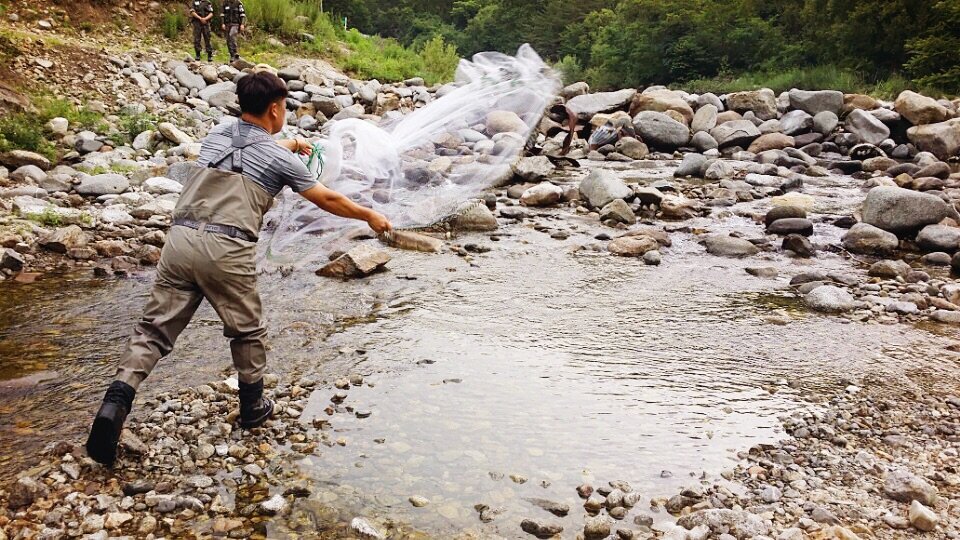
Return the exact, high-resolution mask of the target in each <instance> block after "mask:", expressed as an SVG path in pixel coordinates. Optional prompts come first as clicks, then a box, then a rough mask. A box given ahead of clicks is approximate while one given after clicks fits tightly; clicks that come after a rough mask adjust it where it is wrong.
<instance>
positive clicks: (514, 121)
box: [485, 111, 527, 137]
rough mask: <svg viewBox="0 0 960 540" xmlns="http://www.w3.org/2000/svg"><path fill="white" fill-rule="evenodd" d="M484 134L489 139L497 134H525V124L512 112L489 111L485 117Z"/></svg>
mask: <svg viewBox="0 0 960 540" xmlns="http://www.w3.org/2000/svg"><path fill="white" fill-rule="evenodd" d="M485 124H486V130H485V131H486V134H487V135H488V136H490V137H492V136H494V135H496V134H498V133H520V134H523V133H526V131H527V124H526V122H524V121H523V120H522V119H521V118H520V117H519V116H517V113H515V112H513V111H491V112H489V113H487V117H486V122H485Z"/></svg>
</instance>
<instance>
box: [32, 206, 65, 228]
mask: <svg viewBox="0 0 960 540" xmlns="http://www.w3.org/2000/svg"><path fill="white" fill-rule="evenodd" d="M23 218H24V219H29V220H30V221H34V222H36V223H39V224H40V225H43V226H44V227H62V226H63V224H64V223H63V216H61V215H60V214H58V213H57V212H56V211H55V210H54V209H53V208H50V207H47V208H44V209H43V212H32V213H29V214H26V215H25V216H23Z"/></svg>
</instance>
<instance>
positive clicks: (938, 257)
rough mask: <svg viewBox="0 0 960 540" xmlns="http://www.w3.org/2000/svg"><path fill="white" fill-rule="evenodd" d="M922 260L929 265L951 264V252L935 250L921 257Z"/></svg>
mask: <svg viewBox="0 0 960 540" xmlns="http://www.w3.org/2000/svg"><path fill="white" fill-rule="evenodd" d="M920 261H921V262H923V264H926V265H929V266H950V254H949V253H944V252H942V251H935V252H933V253H927V254H926V255H924V256H923V257H921V258H920Z"/></svg>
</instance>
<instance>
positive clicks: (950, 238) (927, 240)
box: [917, 225, 960, 253]
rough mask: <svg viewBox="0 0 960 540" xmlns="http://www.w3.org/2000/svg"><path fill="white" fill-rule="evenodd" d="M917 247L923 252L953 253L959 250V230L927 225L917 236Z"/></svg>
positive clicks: (944, 226)
mask: <svg viewBox="0 0 960 540" xmlns="http://www.w3.org/2000/svg"><path fill="white" fill-rule="evenodd" d="M917 245H918V246H920V249H922V250H924V251H945V252H947V253H954V252H956V251H957V250H958V249H960V228H957V227H947V226H946V225H927V226H926V227H924V228H923V229H922V230H921V231H920V234H918V235H917Z"/></svg>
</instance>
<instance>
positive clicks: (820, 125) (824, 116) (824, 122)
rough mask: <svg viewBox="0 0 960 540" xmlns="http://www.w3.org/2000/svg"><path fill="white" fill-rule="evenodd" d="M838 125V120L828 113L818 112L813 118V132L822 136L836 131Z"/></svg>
mask: <svg viewBox="0 0 960 540" xmlns="http://www.w3.org/2000/svg"><path fill="white" fill-rule="evenodd" d="M839 124H840V118H839V117H838V116H837V115H836V114H834V113H832V112H830V111H823V112H819V113H817V114H816V116H814V117H813V130H814V131H816V132H817V133H823V134H824V135H826V134H828V133H830V132H831V131H833V130H834V129H836V127H837V126H838V125H839Z"/></svg>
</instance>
